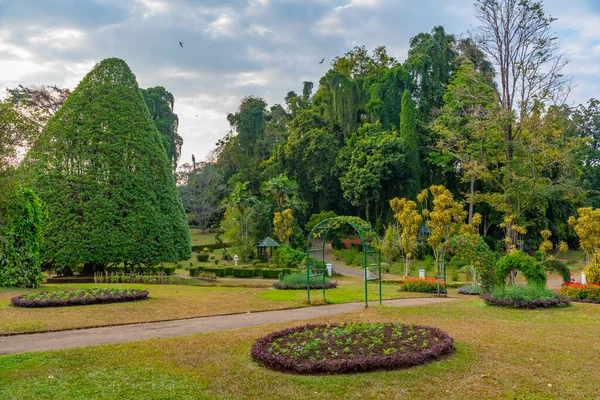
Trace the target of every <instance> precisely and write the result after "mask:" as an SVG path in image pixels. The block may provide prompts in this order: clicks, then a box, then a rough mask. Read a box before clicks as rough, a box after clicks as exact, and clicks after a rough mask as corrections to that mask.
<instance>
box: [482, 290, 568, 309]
mask: <svg viewBox="0 0 600 400" xmlns="http://www.w3.org/2000/svg"><path fill="white" fill-rule="evenodd" d="M481 298H482V299H483V300H485V302H486V303H487V304H489V305H492V306H499V307H508V308H525V309H530V310H533V309H535V308H552V307H566V306H568V305H569V304H570V301H569V299H566V298H564V297H560V296H558V297H556V298H554V299H549V298H546V299H506V298H498V297H494V296H493V295H492V294H490V293H486V294H484V295H482V296H481Z"/></svg>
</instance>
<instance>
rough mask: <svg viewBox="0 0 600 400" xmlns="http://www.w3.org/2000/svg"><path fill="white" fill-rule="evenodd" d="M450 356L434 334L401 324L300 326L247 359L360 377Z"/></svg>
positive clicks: (258, 346) (266, 341) (261, 343)
mask: <svg viewBox="0 0 600 400" xmlns="http://www.w3.org/2000/svg"><path fill="white" fill-rule="evenodd" d="M453 350H454V346H453V344H452V338H451V337H450V336H448V334H447V333H445V332H442V331H441V330H439V329H437V328H432V327H427V326H420V325H411V324H401V323H383V324H373V323H342V324H319V325H304V326H300V327H295V328H288V329H284V330H282V331H278V332H274V333H271V334H269V335H266V336H263V337H262V338H260V339H258V340H257V341H256V342H255V343H254V345H253V346H252V350H251V355H252V358H253V359H254V360H255V361H257V362H259V363H260V364H262V365H264V366H266V367H268V368H271V369H274V370H277V371H288V372H297V373H301V374H314V373H327V374H338V373H346V372H363V371H369V370H374V369H396V368H405V367H411V366H414V365H419V364H424V363H427V362H430V361H433V360H435V359H437V358H439V357H440V356H442V355H445V354H449V353H450V352H452V351H453Z"/></svg>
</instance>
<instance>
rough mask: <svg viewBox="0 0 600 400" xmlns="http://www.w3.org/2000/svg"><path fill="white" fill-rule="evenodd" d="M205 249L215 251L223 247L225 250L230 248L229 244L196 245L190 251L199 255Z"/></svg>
mask: <svg viewBox="0 0 600 400" xmlns="http://www.w3.org/2000/svg"><path fill="white" fill-rule="evenodd" d="M205 247H206V248H208V250H210V251H213V250H217V249H222V248H224V247H225V248H227V247H230V245H229V243H222V244H217V243H209V244H198V245H194V246H192V251H193V252H195V253H199V252H201V251H202V250H203V249H204V248H205Z"/></svg>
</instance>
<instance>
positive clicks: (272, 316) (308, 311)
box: [0, 297, 457, 354]
mask: <svg viewBox="0 0 600 400" xmlns="http://www.w3.org/2000/svg"><path fill="white" fill-rule="evenodd" d="M453 300H457V299H451V298H435V297H427V298H411V299H395V300H385V301H384V302H383V303H384V305H386V306H395V307H403V306H419V305H426V304H437V303H444V302H448V301H453ZM375 304H378V303H373V305H375ZM363 307H364V304H363V303H344V304H333V305H325V306H315V307H304V308H294V309H290V310H278V311H262V312H256V313H246V314H235V315H222V316H214V317H201V318H192V319H185V320H175V321H164V322H150V323H142V324H132V325H120V326H112V327H102V328H86V329H74V330H65V331H58V332H47V333H33V334H22V335H14V336H2V337H0V354H13V353H24V352H30V351H47V350H60V349H70V348H74V347H86V346H95V345H100V344H111V343H123V342H134V341H138V340H145V339H155V338H168V337H173V336H183V335H191V334H195V333H208V332H218V331H224V330H228V329H237V328H249V327H253V326H259V325H267V324H274V323H279V322H290V321H297V320H303V319H310V318H318V317H326V316H329V315H335V314H341V313H345V312H351V311H357V310H360V309H362V308H363Z"/></svg>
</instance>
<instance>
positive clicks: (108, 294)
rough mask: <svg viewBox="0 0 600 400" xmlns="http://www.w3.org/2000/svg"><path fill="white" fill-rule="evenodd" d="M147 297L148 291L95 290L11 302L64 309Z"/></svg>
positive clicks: (42, 294) (24, 296) (32, 295)
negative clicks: (65, 307)
mask: <svg viewBox="0 0 600 400" xmlns="http://www.w3.org/2000/svg"><path fill="white" fill-rule="evenodd" d="M147 296H148V291H147V290H141V289H124V288H118V289H116V288H103V289H100V288H93V289H75V290H59V291H56V292H39V293H29V294H22V295H20V296H17V297H13V298H12V299H11V300H10V302H11V304H12V305H13V306H15V307H64V306H79V305H87V304H99V303H117V302H121V301H134V300H141V299H144V298H146V297H147Z"/></svg>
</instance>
